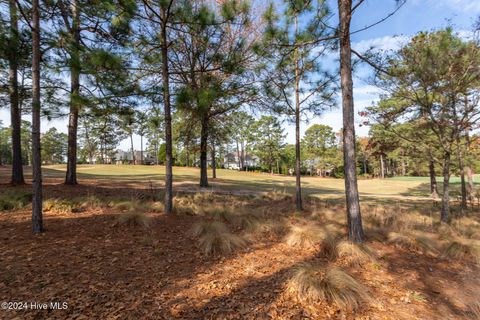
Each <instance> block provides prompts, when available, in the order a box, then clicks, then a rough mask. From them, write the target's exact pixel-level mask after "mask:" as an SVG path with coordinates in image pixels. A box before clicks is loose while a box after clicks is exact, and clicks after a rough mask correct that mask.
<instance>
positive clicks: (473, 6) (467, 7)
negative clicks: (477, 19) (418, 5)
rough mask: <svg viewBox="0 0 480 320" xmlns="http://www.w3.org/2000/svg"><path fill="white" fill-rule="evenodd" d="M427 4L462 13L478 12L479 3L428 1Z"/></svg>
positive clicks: (476, 0) (442, 0) (476, 1)
mask: <svg viewBox="0 0 480 320" xmlns="http://www.w3.org/2000/svg"><path fill="white" fill-rule="evenodd" d="M428 2H429V4H432V5H444V6H447V7H450V8H452V9H455V10H457V11H462V12H468V13H478V12H480V1H478V0H428Z"/></svg>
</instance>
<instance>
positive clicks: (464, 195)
mask: <svg viewBox="0 0 480 320" xmlns="http://www.w3.org/2000/svg"><path fill="white" fill-rule="evenodd" d="M456 140H457V158H458V169H459V171H460V172H459V173H460V189H461V196H462V202H461V207H462V210H464V209H466V208H467V185H466V183H465V161H464V159H463V152H462V149H461V146H460V137H459V136H458V135H457V139H456Z"/></svg>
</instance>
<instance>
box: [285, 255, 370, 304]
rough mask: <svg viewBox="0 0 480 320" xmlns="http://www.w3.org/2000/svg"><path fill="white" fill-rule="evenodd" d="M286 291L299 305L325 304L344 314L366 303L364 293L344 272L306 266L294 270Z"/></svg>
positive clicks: (361, 287)
mask: <svg viewBox="0 0 480 320" xmlns="http://www.w3.org/2000/svg"><path fill="white" fill-rule="evenodd" d="M288 290H289V291H290V292H293V293H294V294H296V296H297V298H298V299H299V300H301V301H305V302H307V303H315V302H320V301H325V302H327V303H331V304H335V305H336V306H337V307H339V308H342V309H347V310H355V309H358V308H359V307H360V306H361V305H362V304H363V303H364V302H368V301H369V300H370V297H369V294H368V290H367V289H366V288H365V287H364V286H363V285H362V284H360V283H359V282H358V281H356V280H355V279H354V278H353V277H352V276H350V275H349V274H348V273H346V272H345V271H343V270H341V269H340V268H336V267H329V268H326V269H325V267H323V266H318V265H313V264H309V263H303V264H301V265H300V266H298V267H297V268H295V270H294V274H293V277H292V278H291V279H290V281H289V282H288Z"/></svg>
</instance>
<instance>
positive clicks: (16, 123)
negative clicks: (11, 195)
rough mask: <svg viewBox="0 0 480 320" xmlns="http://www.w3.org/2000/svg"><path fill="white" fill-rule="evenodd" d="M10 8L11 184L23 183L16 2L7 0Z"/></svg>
mask: <svg viewBox="0 0 480 320" xmlns="http://www.w3.org/2000/svg"><path fill="white" fill-rule="evenodd" d="M8 4H9V10H10V48H9V51H8V55H9V57H8V64H9V70H8V94H9V98H10V115H11V126H12V180H11V182H12V185H21V184H25V179H24V177H23V166H22V137H21V123H22V115H21V111H20V105H19V97H18V61H17V52H16V50H17V49H18V43H19V41H18V40H19V39H18V37H19V34H18V16H17V4H16V1H15V0H9V2H8Z"/></svg>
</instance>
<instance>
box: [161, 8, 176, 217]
mask: <svg viewBox="0 0 480 320" xmlns="http://www.w3.org/2000/svg"><path fill="white" fill-rule="evenodd" d="M169 14H170V13H169V8H165V7H162V9H161V16H162V23H161V28H160V41H161V53H162V80H163V101H164V108H165V109H164V118H165V120H164V121H165V204H164V205H165V213H166V214H171V213H172V211H173V163H172V160H173V155H172V114H171V106H170V76H169V70H168V41H167V21H168V19H169Z"/></svg>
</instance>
